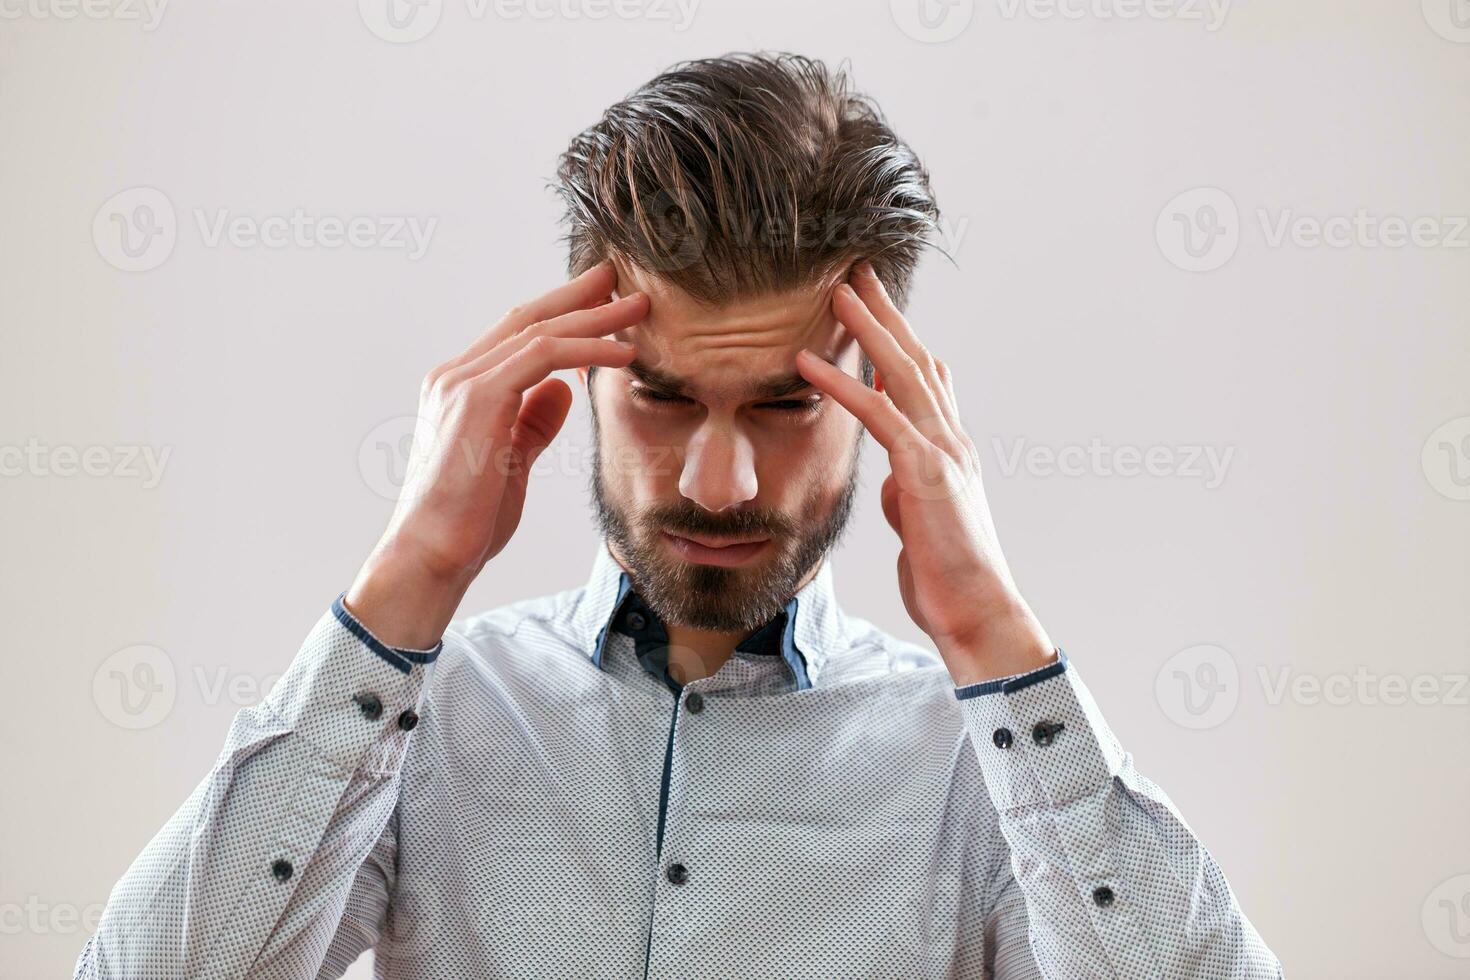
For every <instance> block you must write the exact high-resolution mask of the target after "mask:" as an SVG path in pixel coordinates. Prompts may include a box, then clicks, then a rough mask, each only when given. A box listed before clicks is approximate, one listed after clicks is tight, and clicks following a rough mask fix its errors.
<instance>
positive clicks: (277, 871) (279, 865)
mask: <svg viewBox="0 0 1470 980" xmlns="http://www.w3.org/2000/svg"><path fill="white" fill-rule="evenodd" d="M295 871H296V869H295V868H293V867H291V862H290V861H287V860H286V859H285V858H276V859H275V861H273V862H272V863H271V874H273V875H275V876H276V880H277V881H289V880H290V879H291V875H292V874H294V873H295Z"/></svg>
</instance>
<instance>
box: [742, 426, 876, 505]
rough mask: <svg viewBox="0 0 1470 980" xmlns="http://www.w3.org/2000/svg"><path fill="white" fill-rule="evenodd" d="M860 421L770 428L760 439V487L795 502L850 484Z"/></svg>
mask: <svg viewBox="0 0 1470 980" xmlns="http://www.w3.org/2000/svg"><path fill="white" fill-rule="evenodd" d="M856 421H857V420H856V419H854V418H852V416H850V415H848V414H846V413H842V414H841V415H836V416H835V417H834V416H833V415H827V416H825V417H823V418H822V419H820V420H818V421H817V422H815V423H814V424H811V425H789V426H774V425H773V426H770V427H769V429H767V430H763V431H762V432H761V433H760V434H758V435H757V436H756V439H757V443H756V445H757V449H756V458H757V468H758V470H759V477H760V484H761V486H762V487H770V488H771V489H773V490H775V491H776V493H777V494H778V495H780V496H781V497H783V498H784V497H789V498H792V499H795V498H797V497H803V496H808V495H810V494H811V493H812V492H814V491H817V492H825V491H827V490H830V489H831V488H832V487H838V488H840V487H843V486H845V485H846V483H847V477H848V473H849V471H850V468H851V466H852V454H853V452H854V448H855V445H856V439H857V427H856Z"/></svg>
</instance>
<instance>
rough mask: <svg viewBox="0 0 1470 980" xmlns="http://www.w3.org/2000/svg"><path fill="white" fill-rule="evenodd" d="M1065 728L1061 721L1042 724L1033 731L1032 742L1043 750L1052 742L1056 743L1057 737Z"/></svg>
mask: <svg viewBox="0 0 1470 980" xmlns="http://www.w3.org/2000/svg"><path fill="white" fill-rule="evenodd" d="M1065 727H1066V726H1065V725H1063V724H1062V723H1061V722H1059V721H1055V722H1053V721H1043V722H1040V723H1038V724H1037V726H1036V727H1035V728H1033V729H1031V741H1033V742H1035V743H1036V744H1037V745H1039V746H1041V747H1042V748H1046V747H1047V746H1048V745H1050V744H1051V743H1052V742H1055V741H1056V739H1057V736H1058V735H1060V734H1061V732H1062V729H1063V728H1065Z"/></svg>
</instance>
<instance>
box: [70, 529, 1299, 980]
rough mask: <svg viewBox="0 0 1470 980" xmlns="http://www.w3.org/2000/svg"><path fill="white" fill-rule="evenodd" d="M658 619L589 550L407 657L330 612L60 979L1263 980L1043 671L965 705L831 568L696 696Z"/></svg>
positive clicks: (1193, 846)
mask: <svg viewBox="0 0 1470 980" xmlns="http://www.w3.org/2000/svg"><path fill="white" fill-rule="evenodd" d="M650 617H651V614H650V613H649V612H648V610H647V609H646V607H644V606H642V605H641V602H640V601H639V599H638V596H637V593H636V591H633V590H632V589H631V588H630V583H629V580H628V578H627V576H626V575H625V574H624V573H623V572H622V570H621V568H619V566H618V565H617V563H616V562H615V561H614V559H613V558H612V556H611V554H610V553H609V552H608V550H607V548H606V545H605V544H602V543H600V544H599V545H598V548H597V551H596V554H595V556H594V560H593V562H592V569H591V575H590V577H589V578H588V580H587V581H586V583H585V585H583V586H581V587H579V588H575V589H569V590H567V591H565V592H561V593H558V594H556V595H551V596H545V597H541V598H536V599H530V600H526V601H522V602H518V603H515V604H512V605H508V606H504V607H501V608H498V609H494V610H491V611H489V612H485V613H482V614H479V615H475V616H471V617H469V618H466V619H463V620H456V621H455V623H453V624H452V625H451V627H450V629H449V630H448V632H446V634H445V637H444V640H443V642H442V644H441V645H439V646H436V647H435V648H434V649H433V650H423V651H406V650H396V649H393V648H389V647H387V646H385V645H383V644H382V643H380V642H379V641H378V640H376V639H375V638H374V637H373V636H372V634H371V633H370V632H369V631H368V630H367V629H365V628H364V627H363V626H362V624H361V623H359V622H357V621H356V620H355V619H354V618H353V617H352V616H351V615H350V614H349V613H348V612H347V610H346V609H345V608H344V607H343V606H342V603H341V599H340V598H339V599H338V601H337V602H336V603H334V604H333V608H332V610H330V611H328V612H327V613H325V614H324V615H323V616H322V618H321V619H320V621H319V622H318V623H317V624H316V626H315V627H314V628H313V630H312V631H311V633H310V635H309V636H308V637H307V638H306V640H305V642H304V644H303V645H302V647H301V649H300V651H299V652H298V653H297V654H296V657H295V659H294V660H293V661H292V663H291V665H290V668H289V669H288V670H287V671H286V673H285V675H284V676H283V677H282V678H281V680H280V682H279V683H277V685H276V686H275V687H274V688H273V689H272V690H271V691H270V693H269V694H268V695H267V696H266V698H265V700H264V701H263V702H262V703H261V704H260V705H257V706H254V707H251V708H246V709H244V710H242V711H241V712H240V713H239V714H238V715H237V716H236V719H235V722H234V724H233V725H232V727H231V728H230V731H229V734H228V736H227V738H226V741H225V746H224V750H223V751H222V753H221V754H220V756H219V759H218V761H217V762H216V764H215V766H214V768H213V769H212V770H211V771H210V772H209V773H208V775H206V776H205V778H204V779H203V781H202V782H201V783H200V784H199V786H198V788H197V789H196V790H195V791H194V793H193V794H192V795H191V796H190V797H189V799H188V800H187V801H186V802H185V803H184V804H183V806H182V807H181V809H180V810H179V811H178V813H176V814H175V815H174V817H173V818H172V819H171V820H170V821H169V822H168V824H167V825H166V826H165V827H164V828H163V829H162V830H161V831H160V832H159V834H158V835H157V836H156V837H155V838H154V839H153V840H152V841H151V842H150V843H149V844H148V846H147V847H146V848H145V850H144V851H143V853H142V854H141V855H140V856H139V857H138V858H137V860H136V861H135V862H134V863H133V865H132V867H131V868H130V869H129V870H128V872H127V874H126V875H125V876H124V877H123V878H122V880H121V881H120V882H119V883H118V885H117V887H116V888H115V889H114V890H113V892H112V895H111V898H110V899H109V901H108V903H107V906H106V910H105V911H104V913H103V916H102V919H101V922H100V925H99V928H98V931H97V934H96V935H95V936H94V937H92V938H91V939H90V940H89V942H88V943H87V945H86V948H85V949H84V950H83V951H82V954H81V957H80V958H79V960H78V963H77V970H76V976H77V977H91V978H101V977H119V978H128V980H150V978H160V980H161V978H177V977H189V978H227V977H228V978H240V977H252V978H287V977H292V978H311V977H318V976H321V977H336V976H339V975H340V974H341V972H342V971H343V970H344V969H345V968H346V966H347V965H348V964H349V963H351V962H352V961H353V960H354V959H356V958H357V956H358V955H359V954H360V953H362V952H363V951H364V950H367V949H369V948H372V949H375V951H376V957H377V971H378V972H377V976H378V977H380V978H385V980H396V978H402V980H445V978H449V980H462V978H472V977H486V978H489V977H516V978H533V977H534V978H557V980H560V978H572V977H586V978H593V977H596V978H615V980H625V978H626V980H637V978H643V977H651V978H660V980H688V978H712V980H714V978H718V980H730V978H742V980H744V978H752V980H754V978H770V980H805V978H810V980H834V978H874V977H879V978H904V980H910V978H916V980H930V978H932V980H940V978H970V977H975V978H979V977H999V978H1006V980H1014V978H1034V977H1048V978H1058V980H1060V978H1094V977H1126V978H1145V977H1147V978H1158V980H1176V978H1181V977H1198V978H1207V980H1223V978H1227V977H1228V978H1247V977H1249V978H1268V977H1279V976H1280V975H1281V973H1280V966H1279V964H1278V962H1277V960H1276V958H1275V957H1274V956H1273V955H1272V954H1271V952H1270V951H1269V950H1268V949H1267V947H1266V946H1265V944H1264V943H1263V942H1262V940H1261V938H1260V937H1259V936H1258V935H1257V933H1256V931H1255V929H1254V928H1253V927H1252V926H1251V924H1250V922H1249V921H1248V920H1247V919H1246V917H1245V915H1244V914H1243V913H1242V911H1241V910H1240V908H1239V906H1238V905H1237V904H1236V901H1235V898H1234V896H1233V894H1232V893H1231V891H1230V888H1229V885H1228V884H1227V883H1226V880H1225V877H1224V875H1223V874H1222V873H1221V871H1220V868H1219V867H1218V866H1217V865H1216V863H1215V861H1214V859H1213V858H1212V857H1211V856H1210V854H1209V853H1208V852H1207V851H1206V850H1205V848H1204V847H1203V846H1202V845H1201V844H1200V842H1199V841H1198V840H1196V839H1195V837H1194V834H1193V832H1192V831H1191V830H1190V828H1189V826H1188V825H1187V824H1186V823H1185V821H1184V820H1183V818H1182V817H1180V815H1179V813H1178V812H1177V811H1176V810H1175V809H1174V806H1173V804H1172V803H1171V802H1170V801H1169V799H1168V797H1166V796H1165V795H1164V793H1163V792H1162V791H1161V790H1160V789H1159V788H1158V787H1157V786H1155V785H1154V784H1153V783H1151V782H1149V781H1148V780H1147V779H1145V778H1144V777H1143V776H1141V775H1139V774H1138V773H1137V772H1136V771H1135V770H1134V768H1133V764H1132V759H1131V757H1130V756H1129V755H1128V754H1127V753H1125V752H1124V751H1123V750H1122V748H1121V747H1120V746H1119V744H1118V741H1117V739H1116V738H1115V737H1114V736H1113V734H1112V732H1111V731H1110V730H1109V729H1108V726H1107V724H1106V722H1105V721H1104V720H1103V717H1102V715H1101V714H1100V712H1099V711H1098V708H1097V706H1096V704H1094V702H1093V699H1092V698H1091V696H1090V695H1089V694H1088V691H1087V689H1086V687H1085V686H1084V685H1083V683H1082V680H1081V678H1080V676H1079V674H1078V671H1077V668H1076V667H1075V665H1073V664H1071V663H1069V662H1068V661H1067V659H1066V657H1065V655H1061V654H1059V656H1058V659H1057V660H1056V661H1055V662H1054V663H1053V664H1051V665H1049V666H1047V667H1045V668H1042V669H1041V670H1038V671H1036V672H1033V673H1031V674H1026V675H1022V676H1020V677H1015V678H1008V679H1005V680H1002V681H996V682H992V683H988V684H983V685H972V686H970V687H966V688H958V689H957V688H956V687H955V685H954V683H953V682H952V680H951V679H950V676H949V674H948V672H947V671H946V669H945V667H944V665H943V663H942V662H941V661H940V660H939V658H938V656H937V655H936V654H935V653H934V652H932V651H930V650H927V649H925V648H922V647H919V646H916V645H913V644H910V643H906V642H903V641H901V640H898V639H896V638H894V637H892V636H890V635H889V634H887V633H885V632H883V631H882V630H880V629H878V628H877V627H875V626H874V625H873V624H871V623H869V622H867V621H865V620H863V619H861V618H858V617H856V616H853V615H849V614H847V613H846V612H845V611H844V610H843V609H842V608H841V607H840V606H839V604H838V602H837V599H836V594H835V591H834V587H833V573H832V567H831V565H830V563H829V562H824V563H823V565H822V567H821V569H820V570H819V572H818V574H817V575H816V576H815V577H814V578H813V579H812V581H811V582H809V583H808V584H807V585H806V586H805V587H803V588H802V589H801V590H800V591H799V592H798V593H797V595H796V596H795V597H794V598H793V599H792V601H791V602H789V603H788V604H787V606H786V608H785V610H783V612H782V614H781V615H779V616H778V617H777V618H776V619H775V620H773V621H772V623H771V624H768V626H767V627H765V628H763V630H760V631H757V632H756V633H755V634H752V636H751V637H750V638H748V639H747V641H746V642H744V643H742V644H741V648H740V649H737V650H736V652H735V653H734V654H733V655H732V656H731V657H730V659H729V660H728V661H727V662H726V663H725V664H724V665H723V666H722V667H721V668H720V669H719V671H718V672H716V673H714V674H713V675H712V676H709V677H705V678H700V679H696V680H692V681H689V682H688V683H685V684H682V685H681V684H679V683H677V681H676V680H675V679H673V678H669V677H668V676H667V673H666V671H665V669H664V666H665V664H666V657H665V658H663V659H661V657H660V646H661V643H660V641H659V637H660V636H661V635H662V626H661V624H659V623H658V622H657V619H656V617H651V618H650ZM665 638H666V637H665ZM110 805H116V804H110Z"/></svg>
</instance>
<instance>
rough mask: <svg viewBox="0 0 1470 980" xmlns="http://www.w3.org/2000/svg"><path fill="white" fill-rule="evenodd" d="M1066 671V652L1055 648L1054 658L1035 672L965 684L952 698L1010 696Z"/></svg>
mask: <svg viewBox="0 0 1470 980" xmlns="http://www.w3.org/2000/svg"><path fill="white" fill-rule="evenodd" d="M1066 669H1067V651H1065V650H1063V649H1062V648H1061V647H1058V648H1057V651H1056V658H1055V659H1054V660H1052V662H1051V663H1049V664H1043V665H1042V666H1040V667H1037V668H1036V669H1035V670H1028V671H1027V672H1026V673H1024V674H1012V675H1010V676H1009V677H997V678H995V679H994V680H989V681H980V682H978V683H975V684H966V685H965V686H964V687H956V688H955V689H954V696H955V697H957V698H959V699H960V700H961V701H964V700H966V699H968V698H978V697H980V696H981V695H982V694H1010V693H1011V692H1012V691H1019V690H1020V689H1021V688H1023V687H1029V686H1030V685H1032V684H1035V683H1037V682H1039V681H1044V680H1046V679H1047V678H1048V677H1055V676H1056V675H1058V674H1060V673H1061V672H1062V671H1064V670H1066Z"/></svg>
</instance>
